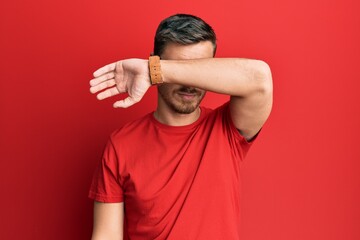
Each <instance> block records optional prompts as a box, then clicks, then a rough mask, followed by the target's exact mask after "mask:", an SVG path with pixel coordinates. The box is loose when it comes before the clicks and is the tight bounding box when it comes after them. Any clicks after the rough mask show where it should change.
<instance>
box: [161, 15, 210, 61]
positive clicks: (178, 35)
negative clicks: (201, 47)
mask: <svg viewBox="0 0 360 240" xmlns="http://www.w3.org/2000/svg"><path fill="white" fill-rule="evenodd" d="M201 41H210V42H211V43H212V44H213V46H214V55H215V52H216V34H215V32H214V30H213V29H212V27H211V26H210V25H209V24H207V23H206V22H205V21H204V20H202V19H201V18H199V17H196V16H193V15H189V14H176V15H173V16H170V17H168V18H166V19H164V20H163V21H161V22H160V24H159V26H158V28H157V30H156V34H155V39H154V54H155V55H159V56H160V55H161V54H162V53H163V52H164V49H165V47H166V45H167V44H168V43H177V44H181V45H190V44H193V43H198V42H201Z"/></svg>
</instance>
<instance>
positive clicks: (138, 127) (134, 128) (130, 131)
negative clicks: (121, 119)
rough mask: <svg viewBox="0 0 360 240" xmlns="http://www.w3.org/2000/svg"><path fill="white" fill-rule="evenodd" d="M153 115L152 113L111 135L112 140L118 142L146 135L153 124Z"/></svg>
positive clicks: (127, 124) (129, 123)
mask: <svg viewBox="0 0 360 240" xmlns="http://www.w3.org/2000/svg"><path fill="white" fill-rule="evenodd" d="M151 114H152V113H148V114H146V115H144V116H142V117H140V118H137V119H135V120H132V121H130V122H128V123H126V124H124V125H123V126H121V127H120V128H118V129H116V130H115V131H113V132H112V133H111V135H110V139H111V140H112V141H114V142H118V141H119V140H120V139H122V138H126V137H127V138H130V137H131V136H139V135H141V134H145V133H146V129H147V128H148V127H149V125H150V124H151Z"/></svg>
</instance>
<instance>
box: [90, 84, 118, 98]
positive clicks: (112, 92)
mask: <svg viewBox="0 0 360 240" xmlns="http://www.w3.org/2000/svg"><path fill="white" fill-rule="evenodd" d="M117 94H119V90H118V89H117V88H116V87H112V88H109V89H106V90H105V91H103V92H101V93H99V94H98V95H96V97H97V99H99V100H103V99H105V98H109V97H112V96H115V95H117Z"/></svg>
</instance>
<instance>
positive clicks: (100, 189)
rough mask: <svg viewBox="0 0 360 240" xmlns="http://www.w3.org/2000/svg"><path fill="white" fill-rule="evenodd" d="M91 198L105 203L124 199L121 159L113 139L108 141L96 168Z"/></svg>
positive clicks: (90, 193)
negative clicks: (120, 169) (120, 168)
mask: <svg viewBox="0 0 360 240" xmlns="http://www.w3.org/2000/svg"><path fill="white" fill-rule="evenodd" d="M89 198H91V199H93V200H95V201H98V202H105V203H116V202H123V201H124V197H123V188H122V182H121V177H120V171H119V159H118V156H117V153H116V151H115V148H114V145H113V143H112V141H111V140H109V141H108V142H107V144H106V147H105V150H104V153H103V157H102V159H101V161H100V162H99V164H98V166H97V167H96V169H95V172H94V176H93V179H92V183H91V187H90V191H89Z"/></svg>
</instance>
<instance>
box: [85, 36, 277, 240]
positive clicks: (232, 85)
mask: <svg viewBox="0 0 360 240" xmlns="http://www.w3.org/2000/svg"><path fill="white" fill-rule="evenodd" d="M161 59H162V60H161V69H162V78H163V80H164V84H163V85H160V86H158V91H159V94H158V106H157V109H156V111H155V112H154V116H155V117H156V119H157V120H158V121H160V122H162V123H164V124H168V125H171V126H183V125H188V124H191V123H193V122H194V121H196V120H197V119H198V118H199V116H200V110H199V104H200V102H201V100H202V98H203V97H204V95H205V92H206V91H213V92H217V93H221V94H226V95H229V96H230V113H231V118H232V121H233V122H234V125H235V126H236V127H237V128H238V130H239V131H240V133H241V134H242V135H243V136H244V137H245V139H247V140H251V139H252V138H253V137H254V136H255V135H256V134H257V133H258V132H259V130H260V129H261V127H262V126H263V124H264V123H265V121H266V119H267V118H268V116H269V114H270V111H271V107H272V77H271V72H270V68H269V66H268V65H267V64H266V63H265V62H263V61H259V60H252V59H239V58H213V45H212V44H211V42H209V41H203V42H200V43H196V44H191V45H185V46H184V45H179V44H168V45H167V46H166V48H165V50H164V52H163V54H162V56H161ZM90 85H91V88H90V91H91V92H92V93H97V98H98V99H99V100H102V99H105V98H108V97H112V96H115V95H117V94H119V93H128V97H127V98H125V99H122V100H118V101H116V102H115V103H114V107H116V108H117V107H121V108H127V107H130V106H132V105H133V104H135V103H137V102H139V101H140V100H141V99H142V97H143V96H144V94H145V93H146V91H147V90H148V89H149V88H150V87H151V84H150V79H149V70H148V61H147V60H143V59H126V60H121V61H118V62H116V63H112V64H109V65H106V66H104V67H102V68H100V69H99V70H97V71H96V72H95V73H94V79H92V80H91V81H90ZM123 219H124V204H123V203H111V204H109V203H98V202H95V204H94V228H93V237H92V239H93V240H101V239H107V240H109V239H116V240H119V239H123V236H122V235H123V227H122V226H123Z"/></svg>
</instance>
